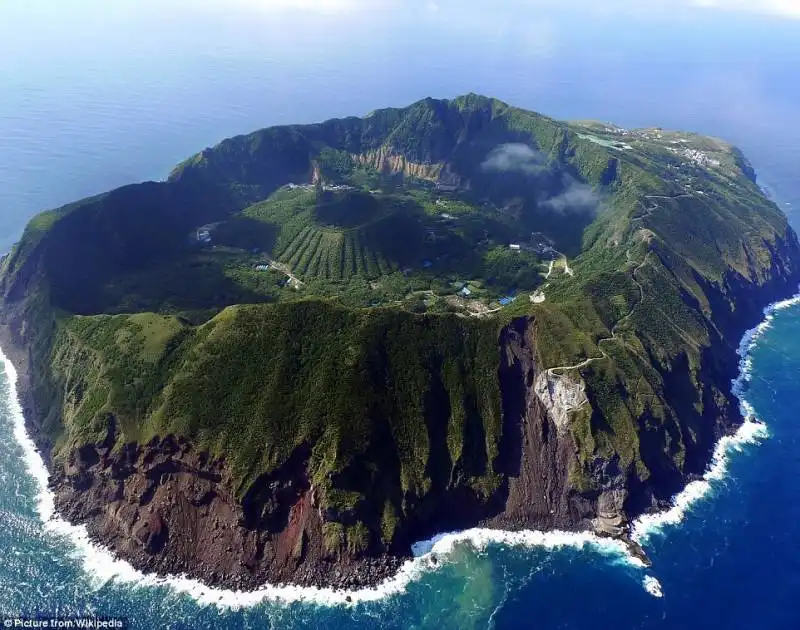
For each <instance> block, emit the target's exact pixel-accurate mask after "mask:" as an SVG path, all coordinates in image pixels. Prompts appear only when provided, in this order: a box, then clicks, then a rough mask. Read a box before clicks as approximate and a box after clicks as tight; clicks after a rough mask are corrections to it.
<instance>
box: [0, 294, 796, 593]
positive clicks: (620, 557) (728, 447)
mask: <svg viewBox="0 0 800 630" xmlns="http://www.w3.org/2000/svg"><path fill="white" fill-rule="evenodd" d="M794 304H800V295H799V296H797V297H795V298H793V299H791V300H786V301H784V302H779V303H777V304H774V305H772V306H771V307H770V308H769V309H767V310H766V311H765V320H764V322H762V323H761V324H760V325H759V326H758V327H756V328H754V329H753V330H751V331H749V332H748V333H747V334H746V335H745V336H744V338H743V339H742V344H741V346H740V355H741V356H742V362H741V368H742V369H741V374H740V376H739V378H738V379H737V381H736V382H734V386H735V391H736V392H737V395H738V392H740V391H741V387H742V385H743V383H744V382H746V380H747V379H749V369H750V362H749V356H748V352H749V350H750V349H752V347H753V345H754V344H755V341H756V340H757V338H758V336H760V335H761V334H763V332H764V331H766V330H767V329H768V328H769V326H770V324H771V321H772V317H773V313H774V312H775V311H776V310H780V309H782V308H788V307H789V306H792V305H794ZM0 360H2V363H3V365H4V367H5V372H6V377H7V379H8V382H9V387H10V389H11V395H10V397H9V403H8V404H9V405H10V407H11V416H12V418H13V422H14V437H15V439H16V440H17V442H18V443H19V444H20V446H21V447H22V450H23V454H24V461H25V465H26V467H27V469H28V472H29V474H30V475H31V476H32V477H33V478H34V480H35V481H36V483H37V485H38V490H39V491H38V493H37V511H38V513H39V516H40V518H41V519H42V521H43V522H44V527H45V530H46V531H47V532H49V533H51V534H52V535H55V536H58V537H60V538H64V539H67V540H69V541H70V543H71V545H72V549H73V551H72V552H71V555H72V556H73V557H74V558H76V559H77V560H79V561H80V562H81V564H82V567H83V569H84V571H85V573H86V574H87V575H88V576H89V578H90V579H91V581H92V583H93V584H94V586H95V587H96V588H100V587H101V586H102V585H104V584H106V583H108V582H110V581H115V582H121V583H134V584H137V585H139V586H144V587H168V588H170V589H171V590H172V591H173V592H176V593H181V594H186V595H188V596H189V597H191V598H192V599H193V600H195V601H196V602H197V603H199V604H201V605H216V606H218V607H220V608H242V607H249V606H254V605H257V604H260V603H262V602H267V601H269V602H278V603H290V602H308V603H314V604H320V605H329V606H331V605H349V604H355V603H358V602H370V601H377V600H381V599H383V598H385V597H389V596H392V595H397V594H400V593H402V592H403V591H405V589H406V587H407V585H408V584H409V583H410V582H411V581H413V580H417V579H419V578H420V577H422V576H423V575H424V574H425V573H426V572H429V571H433V570H436V568H437V567H439V566H441V564H442V563H443V562H447V557H448V556H449V555H450V554H451V553H452V551H453V549H454V547H455V545H457V544H459V543H465V544H470V545H472V546H473V547H474V548H476V549H479V550H481V549H485V548H486V546H487V545H490V544H502V545H507V546H524V547H540V548H544V549H548V550H555V549H562V548H565V547H572V548H575V549H585V550H592V551H594V552H596V553H601V554H603V555H606V556H610V557H613V558H615V559H616V560H617V561H619V562H624V563H626V564H628V565H631V566H634V567H637V568H643V567H644V564H643V563H642V562H641V561H640V560H638V559H637V558H634V557H633V556H631V555H630V553H629V552H628V549H627V547H626V546H625V545H624V544H623V543H622V542H620V541H618V540H614V539H609V538H600V537H598V536H596V535H594V534H592V533H589V532H559V531H553V532H540V531H522V532H507V531H500V530H493V529H470V530H466V531H462V532H455V533H447V534H440V535H438V536H436V537H434V538H432V539H431V540H427V541H422V542H419V543H417V544H416V545H414V546H413V549H412V551H413V554H414V556H415V557H414V559H413V560H409V561H407V562H406V563H405V564H404V565H403V566H402V567H401V569H400V571H399V572H398V573H397V575H395V576H394V577H392V578H390V579H388V580H386V581H385V582H383V583H382V584H380V585H379V586H377V587H375V588H366V589H360V590H354V591H345V590H335V589H326V588H314V587H298V586H281V585H278V586H273V585H266V586H264V587H262V588H260V589H258V590H255V591H249V592H241V591H233V590H227V589H219V588H212V587H209V586H206V585H204V584H202V583H201V582H199V581H197V580H193V579H190V578H187V577H185V576H171V577H158V576H155V575H152V574H143V573H142V572H140V571H137V570H136V569H134V568H133V567H132V566H131V565H130V564H129V563H128V562H125V561H123V560H119V559H117V558H115V557H114V556H113V554H112V553H111V552H110V551H109V550H108V549H105V548H103V547H102V546H100V545H97V544H96V543H93V542H92V541H91V540H90V539H89V535H88V532H87V530H86V528H85V527H83V526H76V525H72V524H70V523H68V522H66V521H64V520H63V519H60V518H58V516H57V515H56V514H55V505H54V497H53V494H52V492H51V491H50V489H49V487H48V485H47V481H48V473H47V469H46V467H45V465H44V462H43V460H42V457H41V455H40V454H39V452H38V450H37V449H36V446H35V444H34V443H33V440H32V439H31V438H30V436H29V435H28V433H27V431H26V429H25V420H24V417H23V413H22V408H21V406H20V403H19V399H18V396H17V392H16V382H17V372H16V369H15V368H14V366H13V364H12V363H11V361H10V360H9V359H8V358H7V357H6V356H5V355H4V354H3V353H2V351H1V350H0ZM737 388H738V389H737ZM740 399H741V404H742V409H743V412H744V415H745V417H746V418H747V420H746V422H745V423H744V424H743V425H742V427H741V428H740V429H739V431H737V433H736V434H735V435H733V436H728V437H724V438H723V439H722V440H720V442H719V443H718V444H717V447H716V449H715V451H714V457H713V459H712V463H711V466H710V467H709V469H708V472H707V473H706V475H705V476H704V478H703V479H702V480H700V481H695V482H692V483H690V484H689V485H688V486H687V487H686V488H685V489H684V491H683V492H681V493H680V494H679V495H678V496H677V497H676V498H675V500H674V502H673V507H672V508H671V509H669V510H667V511H665V512H662V513H660V514H653V515H645V516H643V517H642V518H640V519H639V520H638V521H637V522H636V523H635V525H634V530H633V533H634V538H635V539H636V540H639V541H646V539H647V537H648V536H650V535H651V534H653V533H654V532H659V531H662V530H663V527H664V526H665V525H671V524H677V523H679V522H680V521H681V520H682V519H683V516H684V515H685V513H686V511H687V509H688V508H689V506H691V504H692V503H694V502H695V501H697V500H698V499H700V498H702V497H703V496H705V495H706V494H707V493H708V491H709V490H710V488H711V482H712V481H714V480H717V479H720V478H722V477H723V476H724V474H725V471H726V468H727V462H728V456H729V454H730V452H731V451H733V450H738V449H741V446H742V445H744V444H749V443H753V442H755V441H757V440H759V439H762V438H763V437H765V436H766V434H767V433H766V427H765V426H764V425H763V424H762V423H760V422H758V421H756V420H755V418H754V415H753V412H752V407H750V405H749V403H748V402H747V401H746V400H744V399H742V398H741V396H740ZM642 584H643V586H644V588H645V590H647V592H648V593H650V594H651V595H653V596H654V597H662V596H663V593H662V590H661V585H660V583H659V582H658V580H657V579H656V578H655V577H653V576H650V575H646V576H645V577H644V578H643V582H642Z"/></svg>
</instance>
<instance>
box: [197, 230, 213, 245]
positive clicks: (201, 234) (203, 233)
mask: <svg viewBox="0 0 800 630" xmlns="http://www.w3.org/2000/svg"><path fill="white" fill-rule="evenodd" d="M197 241H198V242H199V243H210V242H211V231H210V230H207V229H200V230H197Z"/></svg>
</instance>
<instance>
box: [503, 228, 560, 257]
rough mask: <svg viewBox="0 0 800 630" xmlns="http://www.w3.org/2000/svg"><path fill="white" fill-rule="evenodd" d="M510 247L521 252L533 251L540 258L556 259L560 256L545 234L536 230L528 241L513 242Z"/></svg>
mask: <svg viewBox="0 0 800 630" xmlns="http://www.w3.org/2000/svg"><path fill="white" fill-rule="evenodd" d="M508 248H509V249H510V250H511V251H515V252H519V251H526V252H533V253H534V254H536V255H537V256H539V257H540V258H545V259H551V260H555V259H556V258H558V252H557V251H556V250H555V248H554V247H553V244H552V242H551V241H550V239H548V238H547V237H546V236H544V235H543V234H540V233H538V232H534V233H533V234H531V239H530V241H528V242H519V243H511V244H509V246H508Z"/></svg>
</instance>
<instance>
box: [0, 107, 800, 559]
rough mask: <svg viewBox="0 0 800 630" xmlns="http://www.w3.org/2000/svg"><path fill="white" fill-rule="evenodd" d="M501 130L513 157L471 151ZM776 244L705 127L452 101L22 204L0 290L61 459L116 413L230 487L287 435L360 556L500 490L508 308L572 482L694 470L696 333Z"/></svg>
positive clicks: (744, 182) (493, 146)
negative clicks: (27, 218)
mask: <svg viewBox="0 0 800 630" xmlns="http://www.w3.org/2000/svg"><path fill="white" fill-rule="evenodd" d="M507 145H513V146H516V147H517V148H516V149H512V150H511V153H510V154H509V155H511V157H513V155H514V151H516V152H517V154H518V153H519V151H520V149H519V145H525V146H526V147H527V148H526V149H524V151H523V154H525V155H528V156H529V159H530V160H532V162H528V163H525V164H522V165H519V164H516V163H514V162H513V161H511V162H508V161H506V162H502V163H503V164H504V166H503V167H502V168H501V169H498V168H494V167H493V168H489V167H487V164H488V162H487V160H488V159H489V156H490V155H492V154H493V153H492V152H494V151H496V150H503V147H506V148H507ZM509 159H511V158H509ZM437 182H438V184H439V185H438V186H437ZM76 244H79V246H77V245H76ZM551 244H552V247H553V248H554V249H552V248H551V247H550V245H551ZM511 245H514V247H513V248H512V247H511ZM564 255H566V258H565V257H564ZM796 255H797V242H796V239H795V237H794V235H793V233H792V232H791V230H790V229H789V228H788V226H787V223H786V219H785V217H783V215H782V214H781V213H780V211H779V210H778V209H777V208H776V207H775V206H774V204H772V203H771V202H769V201H768V200H767V199H765V198H764V196H763V195H762V194H761V192H760V191H759V189H758V187H757V186H756V185H755V183H754V181H753V177H752V170H751V169H750V167H749V165H748V164H747V163H746V161H745V160H744V158H743V157H742V156H741V154H740V153H739V152H738V151H736V150H735V149H733V148H731V147H729V146H727V145H725V144H724V143H720V142H719V141H716V140H711V139H706V138H699V137H697V136H687V135H683V134H666V133H661V132H656V131H651V130H641V131H636V132H623V131H621V130H615V129H614V128H607V127H605V126H602V125H596V124H594V123H587V124H572V125H570V124H566V123H561V122H557V121H553V120H551V119H549V118H546V117H543V116H539V115H537V114H534V113H531V112H526V111H523V110H519V109H516V108H513V107H510V106H508V105H506V104H504V103H501V102H499V101H496V100H491V99H486V98H483V97H479V96H476V95H468V96H466V97H462V98H459V99H455V100H453V101H436V100H433V99H426V100H425V101H421V102H419V103H416V104H414V105H412V106H411V107H409V108H406V109H387V110H380V111H377V112H374V113H373V114H371V115H370V116H368V117H366V118H363V119H357V118H348V119H343V120H332V121H328V122H325V123H321V124H318V125H309V126H290V127H276V128H271V129H266V130H262V131H259V132H256V133H254V134H251V135H248V136H240V137H237V138H232V139H230V140H226V141H224V142H223V143H221V144H220V145H218V146H217V147H214V148H212V149H206V150H205V151H203V152H202V153H200V154H198V155H197V156H194V157H192V158H190V159H189V160H187V161H186V162H184V163H183V164H181V165H180V166H178V167H177V168H176V169H175V171H174V172H173V173H172V175H171V177H170V179H169V180H168V181H167V182H163V183H147V184H142V185H139V186H131V187H127V188H123V189H120V190H117V191H113V192H111V193H108V194H106V195H102V196H100V197H96V198H93V199H89V200H85V201H83V202H78V203H76V204H72V205H70V206H66V207H64V208H61V209H58V210H54V211H50V212H48V213H44V214H42V215H40V216H39V217H37V218H36V219H34V220H33V221H32V222H31V224H30V225H29V226H28V228H27V230H26V232H25V234H24V236H23V238H22V240H21V241H20V243H19V244H18V245H17V246H16V247H15V249H14V250H13V252H12V253H11V254H10V255H9V256H8V257H7V258H6V259H5V260H4V261H3V263H2V276H1V279H2V280H1V281H2V284H1V285H0V287H1V288H2V290H3V295H4V299H5V302H6V303H7V304H9V305H15V304H17V303H19V304H22V306H21V307H20V308H23V309H24V310H25V313H26V320H27V321H28V327H27V329H26V334H28V335H30V338H29V342H30V345H31V350H32V369H33V371H34V374H35V377H36V378H35V381H36V382H37V386H36V390H35V392H34V395H35V398H36V402H37V406H38V407H39V408H40V409H42V410H43V414H45V415H46V417H45V418H43V422H44V426H45V427H46V429H47V430H48V432H49V433H50V434H51V435H52V436H53V438H54V440H56V455H57V456H64V455H65V454H66V453H68V452H69V450H70V449H71V448H73V447H75V446H77V445H80V444H82V443H86V442H90V441H98V440H102V439H103V438H104V437H105V435H106V434H107V432H108V429H109V427H110V426H111V425H112V424H113V426H114V428H115V430H116V446H117V447H119V446H121V445H122V444H123V443H125V442H128V441H138V442H146V441H148V440H150V439H151V438H153V437H155V436H164V435H167V434H179V435H183V436H186V437H188V438H190V439H191V440H192V441H193V442H194V443H196V444H197V445H198V446H199V447H201V448H203V449H207V450H208V451H209V452H210V453H212V454H213V455H215V456H218V457H222V458H225V460H226V461H227V462H228V464H229V465H230V467H231V471H232V474H233V476H234V481H235V483H236V486H237V491H238V492H239V493H240V494H241V495H244V494H245V493H246V492H247V491H248V489H249V488H250V487H252V486H253V484H256V483H258V480H259V479H260V478H261V477H262V476H263V475H265V474H268V473H270V472H272V471H275V470H276V469H277V468H279V467H280V466H281V465H282V464H283V463H284V462H286V460H287V459H288V458H289V456H290V455H291V454H292V453H293V452H295V451H296V449H298V448H299V447H301V446H309V447H310V448H311V453H312V454H311V459H310V462H309V471H308V473H309V477H310V480H311V482H312V483H313V484H314V486H315V488H316V489H317V490H318V493H319V500H320V505H321V506H322V507H324V508H325V509H328V510H329V512H330V514H332V516H330V518H329V519H328V522H326V523H325V526H324V535H325V544H326V546H327V548H328V549H329V550H331V552H334V551H336V550H341V549H349V550H350V552H351V553H360V552H362V551H364V550H365V549H366V548H367V547H368V546H369V545H370V544H372V543H373V542H374V541H375V540H376V539H380V540H381V541H382V543H383V544H385V545H390V544H392V542H393V541H394V540H395V539H396V537H397V536H398V535H399V534H400V533H402V531H403V529H404V527H406V526H407V523H408V522H409V520H411V519H413V518H415V517H416V516H417V515H416V513H415V510H417V509H418V508H419V506H420V505H421V504H422V503H424V502H425V501H428V502H432V501H436V500H437V498H441V497H443V496H445V494H446V493H447V492H448V490H449V489H452V488H460V489H462V490H465V489H468V491H469V492H470V493H472V494H473V495H475V496H478V497H482V499H483V500H485V499H486V498H487V497H490V496H492V495H493V494H494V493H496V492H497V491H498V489H499V488H501V487H502V484H503V479H502V474H501V472H500V471H501V470H502V467H501V466H499V465H498V462H497V458H498V454H499V452H500V443H501V440H502V437H503V423H502V418H501V412H500V410H501V408H502V404H501V387H500V383H499V379H498V366H499V362H500V357H501V350H502V349H501V348H500V347H499V343H498V339H499V338H500V336H501V332H502V330H503V328H504V327H505V326H506V325H507V324H508V323H509V322H510V321H512V320H513V319H514V318H517V317H526V318H529V321H530V322H531V323H530V326H529V331H528V334H529V337H530V339H531V340H533V341H534V342H535V354H536V357H535V358H536V361H537V366H538V368H539V369H547V368H558V369H557V370H554V372H556V373H557V374H559V375H565V376H567V377H569V378H570V379H573V380H578V379H580V380H582V381H583V382H584V383H585V384H586V390H587V396H588V397H589V402H590V405H587V406H584V407H583V408H581V409H580V410H578V411H577V412H576V413H575V414H574V417H573V418H572V422H571V425H570V432H571V435H572V437H573V440H574V443H575V446H576V449H575V461H574V462H573V464H572V466H571V468H570V477H569V480H570V484H571V485H572V487H573V488H574V489H575V490H576V491H577V492H590V491H592V490H596V485H595V484H596V480H595V478H594V477H593V474H594V473H593V472H592V466H593V465H594V462H595V460H596V459H597V458H602V459H605V460H610V459H616V460H617V461H618V463H619V466H620V468H621V470H624V471H626V473H633V474H635V475H636V476H638V478H639V479H640V480H641V481H647V480H648V479H652V478H654V477H658V478H659V479H660V480H661V481H660V483H662V482H663V484H665V487H669V483H671V481H669V483H667V482H664V481H663V480H665V479H666V480H673V479H674V478H676V475H677V476H678V477H680V476H681V475H684V474H685V473H687V472H699V470H696V468H697V466H698V462H702V461H703V459H702V457H697V456H695V455H696V454H697V453H702V452H703V451H704V449H706V450H707V449H708V447H709V444H710V441H711V439H712V438H713V435H714V431H715V427H714V422H715V420H714V421H712V420H710V419H709V418H715V417H716V416H718V415H719V416H722V415H731V414H733V413H735V412H734V411H732V409H733V407H732V402H731V400H730V397H729V396H727V395H726V394H725V390H724V388H725V387H727V381H726V379H729V371H730V365H728V364H727V363H726V361H727V359H725V360H722V359H719V358H718V357H717V356H716V355H715V354H714V351H713V348H715V347H718V346H719V347H721V346H723V345H725V346H726V347H733V346H732V345H731V344H735V343H736V341H738V340H737V339H735V338H730V337H731V335H734V334H735V333H736V332H737V331H738V328H737V325H738V324H735V322H737V321H738V320H737V319H736V318H737V317H739V318H741V317H742V315H741V312H742V311H743V310H744V309H747V308H751V309H753V310H754V312H757V310H758V305H757V304H756V303H755V302H752V303H751V302H748V301H747V300H746V299H744V298H740V297H739V293H738V292H741V290H742V287H744V286H755V287H761V286H764V285H765V284H767V283H768V282H770V281H772V280H774V279H775V277H776V274H780V273H783V274H784V275H785V276H787V277H788V275H789V274H791V273H795V272H794V269H795V266H796V264H797V263H796V259H793V258H792V257H793V256H796ZM776 260H777V261H778V263H776V262H775V261H776ZM776 270H777V271H776ZM781 270H782V271H781ZM512 296H513V297H515V298H516V299H515V300H514V301H511V300H510V299H504V298H510V297H512ZM537 297H538V298H539V299H531V298H537ZM23 298H24V299H23ZM542 298H543V300H544V301H542ZM501 299H502V302H501ZM32 331H35V332H32ZM726 344H727V345H726ZM719 383H723V385H721V386H718V384H719ZM720 387H722V389H720ZM44 410H46V411H44ZM367 496H369V501H365V500H364V498H365V497H367ZM428 504H430V503H428ZM343 515H346V516H343Z"/></svg>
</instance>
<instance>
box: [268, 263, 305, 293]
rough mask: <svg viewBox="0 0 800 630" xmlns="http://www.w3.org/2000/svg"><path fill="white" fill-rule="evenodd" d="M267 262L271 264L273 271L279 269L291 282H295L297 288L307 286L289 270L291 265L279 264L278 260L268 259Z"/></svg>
mask: <svg viewBox="0 0 800 630" xmlns="http://www.w3.org/2000/svg"><path fill="white" fill-rule="evenodd" d="M267 262H268V263H269V266H270V267H272V268H273V269H277V270H278V271H280V272H281V273H284V274H286V276H287V277H288V278H289V280H291V281H292V282H294V283H295V285H296V286H299V287H302V286H305V284H306V283H305V282H303V281H302V280H301V279H300V278H298V277H297V276H296V275H294V274H293V273H292V270H291V269H289V265H286V264H284V263H279V262H278V261H277V260H272V259H271V258H269V257H267Z"/></svg>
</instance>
